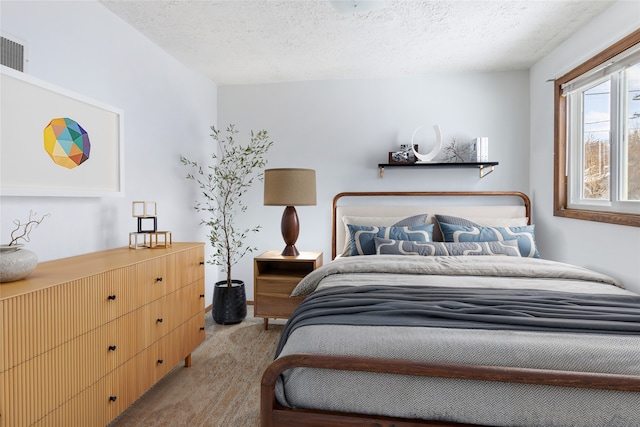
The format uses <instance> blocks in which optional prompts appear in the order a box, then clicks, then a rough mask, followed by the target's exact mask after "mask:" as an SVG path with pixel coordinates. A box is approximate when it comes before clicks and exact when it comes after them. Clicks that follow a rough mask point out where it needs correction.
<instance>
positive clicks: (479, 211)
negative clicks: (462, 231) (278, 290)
mask: <svg viewBox="0 0 640 427" xmlns="http://www.w3.org/2000/svg"><path fill="white" fill-rule="evenodd" d="M347 199H348V201H347ZM424 213H428V214H429V217H428V218H427V223H431V222H433V220H432V218H433V215H435V214H443V215H454V216H460V217H467V218H479V217H482V218H487V217H490V218H522V217H526V218H527V224H531V201H530V200H529V197H528V196H527V195H526V194H524V193H521V192H517V191H405V192H403V191H391V192H389V191H381V192H371V191H365V192H345V193H339V194H337V195H336V196H335V197H334V198H333V204H332V215H331V259H334V258H335V257H336V255H337V254H339V253H341V252H342V248H343V247H344V244H345V239H346V232H345V227H344V223H343V221H342V218H343V217H344V216H366V217H398V216H411V215H417V214H424Z"/></svg>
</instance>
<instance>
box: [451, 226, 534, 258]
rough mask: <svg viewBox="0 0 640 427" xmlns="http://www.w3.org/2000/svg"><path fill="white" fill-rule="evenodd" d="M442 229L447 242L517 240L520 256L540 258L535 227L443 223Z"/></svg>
mask: <svg viewBox="0 0 640 427" xmlns="http://www.w3.org/2000/svg"><path fill="white" fill-rule="evenodd" d="M440 228H441V229H442V235H443V237H444V240H445V242H500V241H504V240H513V239H516V240H517V241H518V249H520V255H522V256H523V257H529V258H540V254H538V249H537V248H536V240H535V235H534V226H533V225H527V226H524V227H468V226H464V225H453V224H447V223H445V222H443V223H441V224H440Z"/></svg>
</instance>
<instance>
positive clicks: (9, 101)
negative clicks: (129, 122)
mask: <svg viewBox="0 0 640 427" xmlns="http://www.w3.org/2000/svg"><path fill="white" fill-rule="evenodd" d="M0 79H1V80H0V87H2V92H0V111H2V114H0V195H2V196H70V197H103V196H122V195H123V194H124V169H123V168H124V150H123V114H122V111H121V110H119V109H117V108H114V107H111V106H108V105H105V104H102V103H99V102H96V101H93V100H91V99H88V98H87V97H84V96H82V95H79V94H75V93H73V92H70V91H68V90H65V89H62V88H59V87H56V86H54V85H51V84H49V83H46V82H43V81H41V80H38V79H35V78H33V77H31V76H29V75H26V74H24V73H21V72H18V71H15V70H13V69H10V68H7V67H2V68H1V69H0Z"/></svg>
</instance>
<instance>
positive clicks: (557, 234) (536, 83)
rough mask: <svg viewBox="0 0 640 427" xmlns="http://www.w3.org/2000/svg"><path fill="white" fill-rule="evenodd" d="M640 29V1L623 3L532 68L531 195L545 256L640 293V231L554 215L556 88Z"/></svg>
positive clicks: (538, 233) (610, 9)
mask: <svg viewBox="0 0 640 427" xmlns="http://www.w3.org/2000/svg"><path fill="white" fill-rule="evenodd" d="M638 28H640V2H637V1H620V2H617V3H614V4H613V5H612V6H611V7H610V8H609V9H607V10H606V11H605V12H604V13H602V14H601V15H600V16H598V17H597V18H596V19H595V20H594V21H593V22H591V23H590V24H588V25H587V26H585V27H583V28H582V29H581V30H580V31H578V32H577V33H576V34H574V35H573V36H572V37H570V38H569V39H568V40H567V41H566V42H565V43H563V44H562V45H561V46H560V47H558V48H557V49H555V50H554V51H553V52H552V53H551V54H549V55H547V56H546V57H545V58H544V59H543V60H541V61H540V62H538V63H537V64H536V65H535V66H534V67H533V68H532V69H531V83H530V86H531V151H530V155H531V196H532V198H533V202H532V204H533V209H534V211H533V214H534V217H535V219H536V224H537V228H536V237H537V239H538V242H539V246H540V251H541V252H542V253H543V254H544V256H545V257H547V258H550V259H554V260H558V261H564V262H569V263H572V264H576V265H580V266H584V267H587V268H591V269H593V270H597V271H600V272H603V273H606V274H609V275H611V276H613V277H616V278H617V279H619V280H621V281H622V282H623V283H624V284H625V286H626V287H627V288H629V289H631V290H634V291H636V292H640V228H638V227H628V226H621V225H611V224H604V223H596V222H590V221H580V220H576V219H570V218H560V217H554V216H553V142H554V141H553V83H551V82H547V80H548V79H553V78H557V77H560V76H562V75H564V74H565V73H567V72H568V71H570V70H571V69H573V68H575V67H576V66H577V65H579V64H581V63H582V62H584V61H585V60H587V59H589V58H590V57H592V56H593V55H595V54H597V53H598V52H600V51H602V50H604V49H605V48H607V47H608V46H610V45H611V44H613V43H615V42H616V41H618V40H620V39H621V38H623V37H624V36H626V35H627V34H629V33H631V32H632V31H634V30H636V29H638Z"/></svg>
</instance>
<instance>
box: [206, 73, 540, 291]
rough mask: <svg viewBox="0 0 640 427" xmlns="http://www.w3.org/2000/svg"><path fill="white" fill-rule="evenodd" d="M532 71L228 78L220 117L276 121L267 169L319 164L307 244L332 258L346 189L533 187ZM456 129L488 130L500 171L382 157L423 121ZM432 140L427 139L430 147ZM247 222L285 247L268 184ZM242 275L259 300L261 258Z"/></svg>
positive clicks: (303, 238) (245, 263)
mask: <svg viewBox="0 0 640 427" xmlns="http://www.w3.org/2000/svg"><path fill="white" fill-rule="evenodd" d="M528 85H529V74H528V72H527V71H515V72H504V73H483V74H478V73H476V74H453V75H451V74H436V75H428V76H425V77H424V78H413V79H389V80H386V79H385V80H337V81H315V82H298V83H286V84H266V85H237V86H220V87H219V88H218V123H219V124H220V126H226V125H227V124H229V123H235V124H236V125H237V127H238V129H239V130H240V131H241V132H242V133H243V135H244V136H245V138H246V137H247V135H248V132H249V130H256V131H257V130H260V129H267V130H268V131H269V133H270V135H271V137H272V139H273V140H274V142H275V145H274V147H273V149H272V150H271V151H270V153H269V156H268V165H267V167H268V168H271V167H305V168H313V169H316V173H317V193H318V204H317V206H303V207H298V208H297V211H298V216H299V218H300V237H299V239H298V243H297V244H296V246H297V247H298V249H299V250H301V251H323V252H324V256H325V262H328V261H330V260H331V233H330V221H331V201H332V199H333V196H334V195H336V194H337V193H340V192H343V191H391V190H424V191H429V190H431V191H436V190H460V191H462V190H516V191H523V192H528V189H529V160H528V157H527V156H528V153H529V143H528V141H529V87H528ZM435 124H438V125H439V126H440V127H441V129H442V132H443V142H444V144H448V143H450V142H451V138H452V137H457V138H458V140H459V141H467V142H468V141H470V140H472V139H473V138H474V137H477V136H488V137H489V142H490V159H491V160H493V161H498V162H500V165H499V166H497V167H496V170H495V172H493V173H492V174H490V175H488V176H487V177H485V178H483V179H480V178H479V176H478V170H477V169H433V170H426V169H419V170H416V169H412V170H404V169H387V170H386V171H385V176H384V178H383V179H380V178H379V177H378V168H377V164H378V163H386V162H387V155H388V152H389V151H393V150H396V149H398V147H399V144H400V143H409V142H410V141H411V135H412V133H413V131H414V130H415V129H416V128H417V127H418V126H425V127H426V128H427V132H428V133H427V140H426V143H428V144H433V142H434V141H435V134H434V133H433V130H432V127H433V125H435ZM428 148H430V146H429V147H428V146H426V144H425V145H421V147H420V151H421V152H423V153H424V152H427V151H428ZM249 198H250V203H249V210H248V212H247V216H246V218H245V219H246V223H245V224H246V225H247V226H253V225H257V224H261V225H262V226H263V230H262V231H261V232H260V233H259V234H257V235H254V237H253V238H252V242H255V245H256V246H257V247H258V252H259V253H261V252H263V251H266V250H281V249H282V248H283V247H284V242H283V240H282V235H281V234H280V218H281V216H282V212H283V210H284V208H281V207H275V206H263V205H262V203H263V196H262V186H261V185H257V186H255V187H254V188H253V189H252V191H251V192H250V193H249ZM234 278H238V279H242V280H244V281H245V282H246V283H247V287H248V288H249V289H248V293H249V295H248V297H249V299H251V298H252V296H253V292H252V285H253V264H252V256H247V257H245V258H244V259H243V260H242V261H241V262H240V263H239V265H238V266H237V267H236V269H235V272H234Z"/></svg>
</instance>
